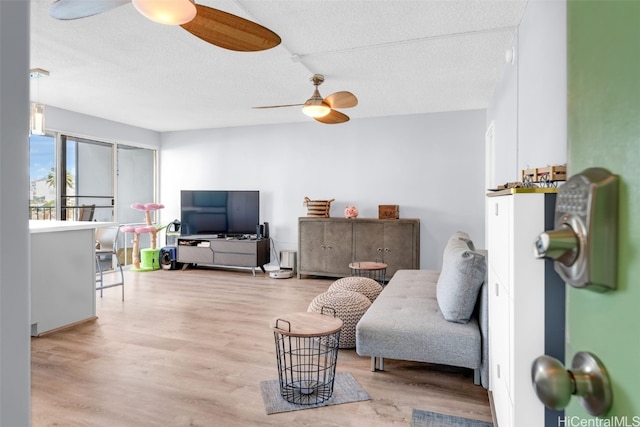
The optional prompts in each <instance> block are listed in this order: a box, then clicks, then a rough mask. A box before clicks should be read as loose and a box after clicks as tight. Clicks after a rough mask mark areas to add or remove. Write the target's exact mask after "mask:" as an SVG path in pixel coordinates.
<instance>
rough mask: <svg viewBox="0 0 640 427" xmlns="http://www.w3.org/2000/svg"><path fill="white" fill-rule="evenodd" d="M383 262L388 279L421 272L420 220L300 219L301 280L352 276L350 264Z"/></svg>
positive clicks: (299, 270)
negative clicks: (404, 272)
mask: <svg viewBox="0 0 640 427" xmlns="http://www.w3.org/2000/svg"><path fill="white" fill-rule="evenodd" d="M354 261H379V262H384V263H385V264H387V265H388V267H387V274H386V277H387V279H390V278H391V277H392V276H393V274H394V273H395V272H396V271H397V270H400V269H418V268H420V220H419V219H375V218H353V219H347V218H316V217H301V218H299V219H298V277H299V278H301V277H302V275H313V276H327V277H343V276H349V275H350V274H351V273H350V270H349V263H351V262H354Z"/></svg>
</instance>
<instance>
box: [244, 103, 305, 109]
mask: <svg viewBox="0 0 640 427" xmlns="http://www.w3.org/2000/svg"><path fill="white" fill-rule="evenodd" d="M303 105H304V104H283V105H263V106H261V107H253V108H254V109H256V110H266V109H267V108H282V107H302V106H303Z"/></svg>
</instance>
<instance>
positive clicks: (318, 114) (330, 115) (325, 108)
mask: <svg viewBox="0 0 640 427" xmlns="http://www.w3.org/2000/svg"><path fill="white" fill-rule="evenodd" d="M309 80H311V82H312V83H313V86H315V89H314V91H313V95H311V98H309V99H307V101H306V102H305V103H304V104H286V105H267V106H263V107H253V108H257V109H264V108H281V107H298V106H302V112H303V113H305V114H306V115H307V116H309V117H313V118H314V119H315V120H317V121H319V122H320V123H325V124H328V125H334V124H338V123H344V122H347V121H349V116H347V115H346V114H344V113H341V112H340V111H337V110H335V108H351V107H355V106H356V105H358V98H356V96H355V95H354V94H352V93H351V92H347V91H340V92H335V93H332V94H331V95H329V96H327V97H326V98H324V99H323V98H322V96H321V95H320V92H319V91H318V86H320V85H321V84H322V82H324V76H323V75H322V74H314V75H313V76H311V78H310V79H309Z"/></svg>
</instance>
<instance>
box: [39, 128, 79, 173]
mask: <svg viewBox="0 0 640 427" xmlns="http://www.w3.org/2000/svg"><path fill="white" fill-rule="evenodd" d="M29 142H30V143H29V176H30V177H31V178H30V179H31V180H32V181H34V180H37V179H42V178H45V179H46V177H47V175H48V174H49V171H50V170H51V168H52V167H54V166H55V164H56V142H55V138H54V137H52V136H47V135H31V136H30V137H29ZM75 150H76V144H68V146H67V170H68V171H69V172H70V173H71V175H72V176H75V171H76V168H75V158H76V153H75Z"/></svg>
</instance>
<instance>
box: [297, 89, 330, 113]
mask: <svg viewBox="0 0 640 427" xmlns="http://www.w3.org/2000/svg"><path fill="white" fill-rule="evenodd" d="M302 112H303V113H305V114H306V115H307V116H309V117H324V116H326V115H327V114H329V113H330V112H331V107H329V106H328V105H327V104H326V103H325V102H324V100H323V99H322V96H320V92H318V88H317V87H316V90H315V91H314V92H313V95H312V96H311V98H309V99H307V102H305V103H304V106H303V107H302Z"/></svg>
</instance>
